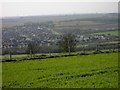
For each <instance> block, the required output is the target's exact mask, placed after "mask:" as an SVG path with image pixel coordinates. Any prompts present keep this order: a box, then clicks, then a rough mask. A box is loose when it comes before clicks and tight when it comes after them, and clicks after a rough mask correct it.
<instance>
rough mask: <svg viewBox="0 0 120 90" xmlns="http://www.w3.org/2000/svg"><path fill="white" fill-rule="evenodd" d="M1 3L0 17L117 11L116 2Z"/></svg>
mask: <svg viewBox="0 0 120 90" xmlns="http://www.w3.org/2000/svg"><path fill="white" fill-rule="evenodd" d="M1 5H2V6H1V10H2V12H1V14H0V17H2V16H3V17H9V16H29V15H53V14H78V13H113V12H118V3H117V2H4V3H2V4H1Z"/></svg>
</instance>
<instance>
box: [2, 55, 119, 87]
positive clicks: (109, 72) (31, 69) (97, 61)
mask: <svg viewBox="0 0 120 90" xmlns="http://www.w3.org/2000/svg"><path fill="white" fill-rule="evenodd" d="M2 70H3V74H2V79H3V81H2V82H3V83H2V87H3V88H117V87H118V53H104V54H92V55H82V56H70V57H58V58H47V59H40V60H30V61H29V60H26V61H16V62H3V63H2Z"/></svg>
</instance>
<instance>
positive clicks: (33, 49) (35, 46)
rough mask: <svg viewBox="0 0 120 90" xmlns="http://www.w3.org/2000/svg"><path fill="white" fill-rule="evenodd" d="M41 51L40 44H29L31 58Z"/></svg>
mask: <svg viewBox="0 0 120 90" xmlns="http://www.w3.org/2000/svg"><path fill="white" fill-rule="evenodd" d="M38 50H39V47H38V44H37V43H36V42H29V43H28V47H27V50H26V52H27V54H30V57H31V58H32V57H33V55H34V54H36V53H37V52H38Z"/></svg>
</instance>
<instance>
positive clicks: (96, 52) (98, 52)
mask: <svg viewBox="0 0 120 90" xmlns="http://www.w3.org/2000/svg"><path fill="white" fill-rule="evenodd" d="M100 53H104V52H102V51H100V50H96V51H94V52H93V54H100Z"/></svg>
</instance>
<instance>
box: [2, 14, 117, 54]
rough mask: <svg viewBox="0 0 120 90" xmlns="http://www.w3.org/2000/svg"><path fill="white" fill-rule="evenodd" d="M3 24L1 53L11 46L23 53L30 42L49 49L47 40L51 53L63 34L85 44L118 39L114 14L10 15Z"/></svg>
mask: <svg viewBox="0 0 120 90" xmlns="http://www.w3.org/2000/svg"><path fill="white" fill-rule="evenodd" d="M2 25H3V28H2V39H3V53H6V54H7V53H8V50H9V49H10V48H11V49H12V50H13V52H15V53H25V50H26V47H27V45H28V42H31V41H32V42H37V43H38V44H39V45H40V46H41V48H42V49H43V50H41V52H48V51H45V48H50V47H48V43H51V45H52V46H54V48H52V52H58V46H56V45H57V43H58V41H59V40H60V39H61V36H62V35H63V34H65V33H72V34H75V35H76V39H77V40H78V41H79V44H81V42H82V43H87V45H88V44H90V43H94V44H96V43H98V42H102V43H104V42H116V41H118V39H119V35H118V15H117V13H106V14H78V15H57V16H28V17H11V18H3V19H2ZM78 46H80V45H78ZM93 46H94V48H95V45H93ZM1 47H2V46H1ZM16 48H17V50H16ZM115 48H116V47H115ZM79 50H80V49H79Z"/></svg>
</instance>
